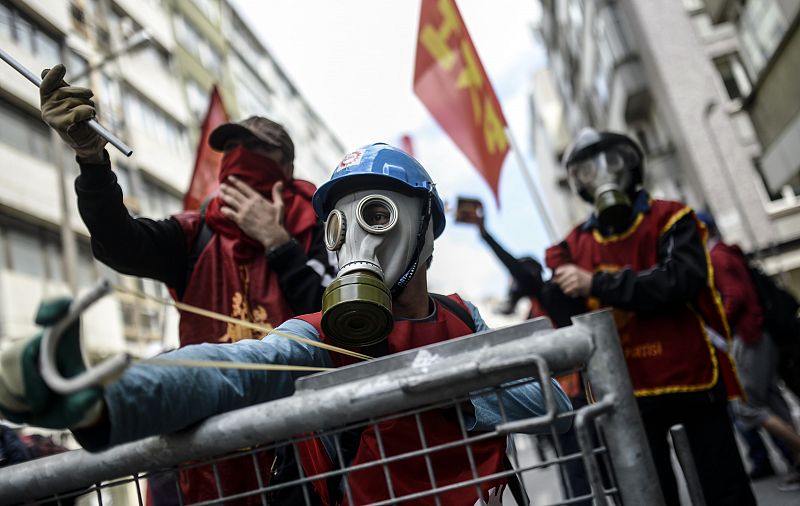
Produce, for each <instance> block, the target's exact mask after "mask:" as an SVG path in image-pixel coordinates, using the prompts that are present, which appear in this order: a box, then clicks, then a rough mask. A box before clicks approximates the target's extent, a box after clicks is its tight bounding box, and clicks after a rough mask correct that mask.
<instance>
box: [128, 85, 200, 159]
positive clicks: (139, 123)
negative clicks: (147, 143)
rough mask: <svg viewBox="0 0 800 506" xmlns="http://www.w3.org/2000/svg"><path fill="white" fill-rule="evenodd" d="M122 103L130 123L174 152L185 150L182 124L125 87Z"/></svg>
mask: <svg viewBox="0 0 800 506" xmlns="http://www.w3.org/2000/svg"><path fill="white" fill-rule="evenodd" d="M122 105H123V108H124V109H125V116H126V118H127V121H128V122H129V124H130V125H132V126H135V127H136V128H137V129H139V130H142V131H145V132H147V133H148V134H149V135H150V136H151V137H152V138H153V139H155V140H158V141H159V142H161V144H163V145H164V146H166V147H168V148H170V149H171V150H173V151H174V152H183V151H185V150H186V132H185V130H184V128H183V126H181V124H180V123H178V122H177V121H175V120H173V119H172V118H170V117H169V116H167V114H166V113H164V112H162V111H161V110H160V109H158V108H157V107H156V106H155V105H153V104H152V103H150V102H149V101H147V100H146V99H145V98H144V97H142V96H140V95H139V94H138V93H136V92H135V91H133V90H131V89H127V90H125V93H124V95H123V97H122Z"/></svg>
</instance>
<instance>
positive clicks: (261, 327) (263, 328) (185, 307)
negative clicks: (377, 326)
mask: <svg viewBox="0 0 800 506" xmlns="http://www.w3.org/2000/svg"><path fill="white" fill-rule="evenodd" d="M114 289H115V290H117V291H118V292H122V293H127V294H130V295H133V296H135V297H139V298H141V299H147V300H152V301H154V302H158V303H160V304H163V305H165V306H172V307H174V308H176V309H179V310H181V311H186V312H187V313H194V314H197V315H200V316H205V317H206V318H210V319H212V320H218V321H221V322H225V323H231V324H233V325H239V326H242V327H245V328H248V329H252V330H257V331H259V332H263V333H264V334H265V335H266V334H275V335H276V336H280V337H285V338H286V339H290V340H292V341H296V342H299V343H304V344H307V345H309V346H315V347H317V348H322V349H324V350H328V351H333V352H336V353H341V354H342V355H349V356H351V357H355V358H358V359H361V360H372V357H370V356H369V355H364V354H363V353H358V352H356V351H351V350H348V349H345V348H339V347H338V346H333V345H332V344H326V343H323V342H320V341H315V340H313V339H308V338H305V337H300V336H296V335H294V334H289V333H287V332H281V331H279V330H275V329H274V328H273V327H272V325H270V324H268V323H267V324H260V323H253V322H249V321H247V320H240V319H238V318H233V317H231V316H228V315H224V314H222V313H217V312H215V311H209V310H208V309H203V308H199V307H196V306H192V305H190V304H185V303H183V302H176V301H174V300H171V299H164V298H161V297H156V296H154V295H148V294H146V293H142V292H139V291H137V290H132V289H130V288H125V287H121V286H114Z"/></svg>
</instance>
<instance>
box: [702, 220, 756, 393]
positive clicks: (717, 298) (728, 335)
mask: <svg viewBox="0 0 800 506" xmlns="http://www.w3.org/2000/svg"><path fill="white" fill-rule="evenodd" d="M698 223H699V224H700V231H701V233H700V240H702V241H703V251H705V254H706V266H707V268H708V288H709V289H710V290H711V298H713V299H714V307H715V308H716V310H717V313H718V314H719V317H720V320H721V321H722V325H723V327H724V328H725V335H724V336H723V337H724V338H725V341H726V342H727V343H728V345H729V346H728V349H730V345H731V344H732V343H733V333H732V332H731V327H730V324H729V323H728V317H727V315H726V314H725V306H724V305H723V303H722V296H721V295H720V293H719V291H718V290H717V284H716V283H715V282H714V264H712V263H711V253H710V252H709V251H708V247H707V244H708V228H707V227H706V225H705V223H703V222H701V221H698ZM720 351H721V352H723V353H725V354H726V355H728V362H730V364H731V369H732V371H733V377H734V378H735V379H736V384H737V385H738V387H739V392H741V394H742V395H741V396H733V397H728V400H729V401H730V400H733V399H742V400H746V398H747V394H745V392H744V387H743V386H742V380H740V379H739V369H738V368H737V366H736V361H735V360H733V356H732V355H731V354H730V352H729V351H723V350H720Z"/></svg>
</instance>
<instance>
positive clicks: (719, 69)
mask: <svg viewBox="0 0 800 506" xmlns="http://www.w3.org/2000/svg"><path fill="white" fill-rule="evenodd" d="M709 4H714V5H709ZM716 4H725V5H722V6H719V5H716ZM730 4H736V6H733V5H730ZM783 4H787V5H789V4H791V5H793V6H795V7H797V8H795V9H794V11H795V12H793V13H790V12H789V10H787V9H786V8H785V7H786V6H785V5H783ZM542 6H543V16H542V19H541V22H540V26H539V27H538V34H539V37H540V39H541V41H542V43H543V45H544V46H545V47H546V49H547V53H548V59H549V69H548V70H547V71H543V72H542V73H540V74H539V75H537V76H536V77H535V79H534V85H533V90H534V91H533V100H534V102H535V104H536V105H535V108H534V109H535V111H536V116H537V117H536V118H535V119H534V125H535V128H534V140H535V142H536V144H537V146H539V149H538V150H537V157H538V158H539V159H540V165H542V164H544V165H545V166H547V165H548V164H549V165H553V164H554V163H555V167H556V169H559V167H558V163H557V162H558V160H560V158H561V156H562V154H563V152H564V150H565V149H566V147H567V143H568V140H565V135H564V132H565V131H566V132H567V135H566V139H571V138H573V137H574V136H575V135H576V134H577V132H578V131H579V130H580V129H581V128H582V127H585V126H593V127H595V128H599V129H610V130H616V131H621V132H626V133H628V134H629V135H632V136H633V137H635V138H636V139H637V140H638V141H639V143H640V144H641V145H642V147H643V149H644V150H645V153H646V156H647V169H646V181H645V184H646V186H647V187H648V188H649V189H650V190H651V192H652V193H653V194H654V195H655V196H657V197H661V198H668V199H674V200H680V201H684V202H686V203H688V204H689V205H691V206H692V207H694V208H695V209H698V210H705V211H708V212H710V213H712V214H713V216H714V217H715V219H716V221H717V223H718V225H719V227H720V230H721V232H722V233H723V235H724V237H725V239H726V240H728V241H731V242H736V243H739V244H741V245H742V246H743V247H744V248H745V249H746V250H747V251H749V252H751V253H753V254H754V255H756V256H757V257H758V258H760V259H761V260H763V263H764V265H765V267H766V268H767V270H768V271H769V272H771V273H782V274H784V276H785V280H786V281H787V282H788V283H789V284H790V286H792V288H794V289H795V290H796V291H799V292H800V244H798V240H799V239H800V222H798V221H797V220H798V219H800V206H797V205H796V203H795V197H794V189H793V187H792V184H794V183H795V181H794V180H793V179H792V177H794V176H797V173H798V167H797V166H798V163H800V162H798V160H800V158H798V157H796V156H795V157H794V158H793V163H794V165H793V167H794V168H792V163H791V162H790V161H789V160H788V159H787V156H786V151H785V150H786V148H785V147H773V148H770V143H775V142H778V143H779V144H778V146H785V145H784V144H783V143H782V141H783V137H782V135H781V132H784V131H785V132H792V131H793V129H794V128H795V127H794V126H792V124H791V121H789V120H788V119H787V118H785V117H786V116H792V114H791V113H789V112H788V111H790V110H792V109H794V113H793V114H794V115H793V116H792V117H793V118H795V121H797V119H796V118H797V117H798V110H797V109H798V107H797V105H796V104H795V102H797V101H798V100H800V99H798V98H797V93H796V92H794V89H793V88H792V87H791V86H790V85H789V81H787V80H786V76H785V74H786V73H787V72H792V71H793V72H794V73H795V75H794V77H797V76H796V74H797V72H798V68H800V67H799V66H798V65H796V64H795V65H794V67H792V66H791V65H788V64H787V65H784V67H783V70H781V71H779V72H778V74H779V75H780V76H779V78H778V79H783V81H782V82H779V83H777V84H776V87H777V88H780V85H781V84H783V85H784V86H785V91H784V93H783V95H782V96H779V95H778V92H777V91H770V92H768V93H769V96H770V97H774V98H773V99H772V100H774V102H771V103H770V104H769V105H763V106H762V107H763V108H775V107H777V108H779V109H780V108H781V106H780V105H777V104H783V107H786V111H785V113H784V118H782V119H781V120H775V121H774V122H773V121H771V119H770V120H767V119H766V116H765V115H764V113H763V112H762V110H761V109H759V108H758V107H757V106H755V105H754V104H756V103H759V98H758V94H759V93H760V91H759V90H760V89H762V88H763V87H764V86H765V85H763V84H759V76H763V73H764V72H767V73H770V71H769V70H763V69H765V68H766V69H769V68H770V65H769V64H767V63H764V62H763V61H762V60H767V59H772V60H781V58H782V56H781V55H780V51H781V49H783V50H784V51H785V50H787V49H784V47H788V48H789V49H788V50H789V51H791V39H792V38H793V35H792V30H794V31H795V32H796V25H797V12H796V11H797V10H798V8H800V6H798V5H797V3H796V2H781V1H780V0H748V1H747V2H741V1H738V2H733V1H731V2H712V1H708V2H703V1H702V0H683V1H682V2H677V1H676V2H640V1H635V0H544V1H543V2H542ZM737 6H738V7H737ZM714 9H716V10H714ZM774 9H782V10H780V12H781V13H782V15H783V17H782V18H781V19H790V20H791V19H794V21H790V22H788V24H787V26H788V27H783V28H782V29H778V28H776V26H774V25H772V24H767V25H766V26H762V25H763V23H764V21H763V19H762V18H763V16H764V15H765V14H764V11H765V10H767V11H770V10H774ZM756 10H757V11H758V14H757V15H756V14H752V15H751V19H756V18H757V19H758V20H759V23H762V25H759V27H758V28H757V29H756V30H755V31H756V32H757V33H755V34H754V33H751V32H752V31H753V30H750V24H752V22H751V21H747V22H745V21H743V19H748V18H747V17H746V16H745V17H744V18H743V17H742V16H743V15H745V14H746V13H748V12H751V11H756ZM786 16H789V17H788V18H786ZM792 16H793V17H792ZM773 18H774V17H773ZM748 23H750V24H748ZM792 26H794V28H791V27H792ZM748 30H750V31H748ZM767 33H769V34H772V36H773V37H774V39H781V40H782V41H785V42H775V41H774V40H773V41H771V42H770V43H769V44H767V45H766V46H764V44H763V41H762V42H759V43H758V44H761V45H759V46H758V47H762V46H763V47H769V48H771V49H772V52H771V53H769V51H766V50H762V51H761V52H760V53H758V54H760V55H761V56H762V60H757V61H759V62H761V63H760V64H759V65H761V67H760V69H761V70H759V68H758V65H755V64H754V63H753V61H756V58H755V57H751V56H748V54H747V53H748V52H752V51H753V50H751V49H747V48H748V47H751V46H753V45H754V44H755V43H754V42H752V40H751V39H753V37H755V38H756V40H759V41H761V40H762V39H763V38H764V37H765V36H766V34H767ZM767 53H769V54H767ZM789 58H791V55H790V56H789ZM787 61H788V60H787ZM794 61H795V63H797V61H800V60H798V58H796V55H795V58H794ZM776 65H777V64H776ZM761 79H765V80H769V77H766V78H765V77H761ZM793 82H796V81H793ZM795 88H796V86H795ZM548 89H555V90H556V91H557V93H555V95H556V98H555V99H552V98H551V97H552V95H553V93H550V92H549V91H548ZM792 93H793V94H794V96H793V97H791V98H790V97H788V95H789V94H792ZM761 100H762V101H763V100H764V99H761ZM554 101H555V102H554ZM553 103H557V104H558V106H554V105H553ZM762 116H763V117H764V119H760V118H762ZM760 122H761V123H764V125H763V126H762V125H761V124H760ZM781 125H782V128H783V130H781ZM783 135H787V134H785V133H784V134H783ZM798 145H800V144H798V143H797V142H795V143H794V147H795V149H797V147H796V146H798ZM776 150H777V151H776ZM773 152H777V153H779V154H777V155H774V154H773V155H771V153H773ZM775 160H781V161H782V163H781V164H778V163H777V162H776V161H775ZM777 166H779V167H780V168H779V169H778V168H775V167H777ZM792 171H793V172H792ZM555 173H556V174H557V175H556V176H553V177H550V178H549V181H550V183H549V185H550V191H547V192H545V193H547V194H548V195H550V198H552V199H558V200H561V201H562V202H568V204H567V207H569V208H570V209H575V208H578V209H580V211H581V212H580V213H577V214H578V216H575V214H576V213H572V214H569V213H567V216H568V217H569V219H568V220H567V221H571V222H572V223H569V224H568V225H567V226H566V227H565V230H562V231H561V232H565V231H566V229H568V228H569V226H572V225H574V224H575V222H576V221H579V220H580V219H582V218H584V217H585V216H586V215H585V214H584V213H585V208H580V205H579V204H576V203H575V200H574V197H572V196H570V195H569V189H568V187H567V185H566V182H565V177H566V174H564V173H563V171H561V172H559V171H556V172H555ZM778 174H780V176H778ZM543 182H544V183H545V184H548V178H546V177H543ZM562 205H563V204H562Z"/></svg>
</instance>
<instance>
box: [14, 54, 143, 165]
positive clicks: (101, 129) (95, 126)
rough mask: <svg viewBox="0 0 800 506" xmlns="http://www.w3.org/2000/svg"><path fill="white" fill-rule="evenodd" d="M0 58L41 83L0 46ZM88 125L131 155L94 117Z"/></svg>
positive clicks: (38, 78)
mask: <svg viewBox="0 0 800 506" xmlns="http://www.w3.org/2000/svg"><path fill="white" fill-rule="evenodd" d="M0 59H2V60H3V61H5V62H6V63H8V64H9V65H11V67H12V68H13V69H14V70H16V71H17V72H19V73H20V74H22V75H23V76H24V77H25V79H27V80H28V81H30V82H32V83H33V84H34V85H36V87H37V88H38V87H40V86H41V85H42V78H41V77H39V76H37V75H36V74H34V73H33V72H31V71H30V70H28V69H27V68H25V66H24V65H22V64H21V63H20V62H18V61H17V60H16V59H15V58H14V57H13V56H11V55H10V54H8V53H7V52H6V51H5V50H3V49H2V48H0ZM86 124H87V125H89V128H91V129H92V130H94V131H95V132H97V134H98V135H99V136H100V137H102V138H103V139H105V140H107V141H108V142H109V144H111V145H112V146H114V147H115V148H117V149H118V150H120V152H121V153H122V154H123V155H125V156H131V155H132V154H133V150H132V149H131V148H130V146H128V145H127V144H125V143H124V142H122V140H120V139H119V138H118V137H117V136H116V135H114V134H112V133H111V132H109V131H108V130H106V128H105V127H104V126H103V125H101V124H100V123H98V122H97V120H96V119H94V118H92V119H90V120H88V121H87V122H86Z"/></svg>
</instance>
